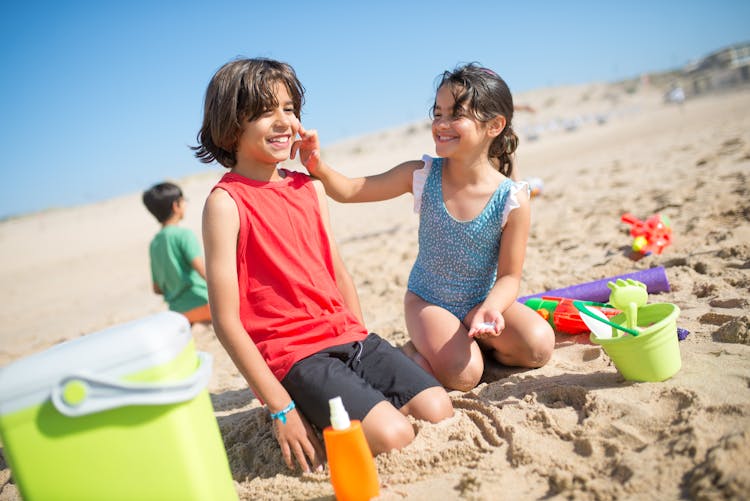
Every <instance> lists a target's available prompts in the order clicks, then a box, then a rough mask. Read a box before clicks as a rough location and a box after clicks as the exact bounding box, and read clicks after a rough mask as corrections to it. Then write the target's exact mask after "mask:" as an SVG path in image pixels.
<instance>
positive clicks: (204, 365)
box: [51, 352, 213, 417]
mask: <svg viewBox="0 0 750 501" xmlns="http://www.w3.org/2000/svg"><path fill="white" fill-rule="evenodd" d="M197 356H198V361H199V366H198V368H197V369H196V370H195V372H194V373H193V374H192V375H191V376H190V377H188V378H187V379H183V380H182V381H177V382H165V383H140V382H138V383H136V382H130V381H121V380H119V379H114V378H108V377H102V376H98V375H94V374H91V373H90V372H87V371H81V372H78V373H75V374H70V375H68V376H65V377H64V378H63V379H61V380H60V381H59V382H58V383H57V385H55V386H54V387H53V388H52V395H51V398H52V403H53V405H54V406H55V408H56V409H57V410H58V411H60V413H62V414H64V415H66V416H70V417H78V416H85V415H87V414H93V413H95V412H101V411H106V410H110V409H115V408H118V407H124V406H126V405H165V404H174V403H179V402H185V401H187V400H191V399H193V398H195V397H196V396H197V395H198V394H199V393H200V392H201V391H202V390H203V389H204V388H205V387H206V385H207V384H208V380H209V379H210V378H211V368H212V365H213V357H212V356H211V355H210V354H209V353H206V352H197Z"/></svg>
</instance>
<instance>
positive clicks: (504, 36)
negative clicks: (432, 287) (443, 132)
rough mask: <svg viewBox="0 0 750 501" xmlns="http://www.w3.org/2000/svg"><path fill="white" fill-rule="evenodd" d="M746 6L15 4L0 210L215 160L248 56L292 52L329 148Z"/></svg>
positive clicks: (613, 70) (157, 177)
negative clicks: (232, 91) (214, 110)
mask: <svg viewBox="0 0 750 501" xmlns="http://www.w3.org/2000/svg"><path fill="white" fill-rule="evenodd" d="M748 19H750V2H747V1H725V0H713V1H685V2H674V1H655V2H654V1H641V0H631V1H629V2H600V1H590V2H589V1H581V2H576V1H569V2H557V1H533V0H532V1H527V2H503V1H498V0H494V1H475V2H471V1H466V2H457V1H455V2H444V1H440V0H433V1H429V2H428V1H412V2H410V1H407V0H401V1H390V0H380V1H377V2H375V1H372V2H370V1H367V2H357V1H348V2H335V1H331V2H325V1H318V2H294V1H289V2H255V1H242V2H240V1H238V2H229V1H214V2H205V1H203V2H189V1H185V2H176V1H174V2H172V1H166V2H159V1H152V2H147V1H144V2H141V1H127V2H108V1H105V0H100V1H92V2H84V1H78V2H76V1H63V0H61V1H57V2H37V1H33V0H31V1H26V2H3V6H2V7H0V44H1V46H2V49H0V66H1V67H2V73H1V76H0V116H1V117H2V119H0V150H1V151H2V154H0V175H1V176H2V178H1V180H2V181H1V182H0V218H2V217H6V216H10V215H16V214H22V213H26V212H30V211H37V210H42V209H45V208H50V207H65V206H71V205H78V204H83V203H90V202H94V201H99V200H103V199H107V198H110V197H112V196H117V195H122V194H126V193H133V192H139V191H142V190H143V189H144V188H146V187H148V186H149V185H151V184H153V183H155V182H159V181H161V180H163V179H179V178H180V177H182V176H185V175H189V174H193V173H197V172H201V171H203V170H205V169H206V168H214V169H218V167H206V166H205V165H203V164H200V163H199V162H198V161H197V160H195V159H194V158H193V156H192V153H191V151H190V150H189V149H188V146H189V145H193V144H195V135H196V132H197V130H198V127H199V126H200V120H201V108H202V101H203V93H204V91H205V88H206V84H207V83H208V80H209V79H210V77H211V75H212V74H213V73H214V71H215V70H216V69H217V68H218V67H219V66H221V65H222V64H223V63H225V62H226V61H228V60H230V59H232V58H234V57H236V56H248V57H254V56H265V57H271V58H275V59H279V60H282V61H286V62H288V63H290V64H292V66H294V68H295V69H296V70H297V73H298V76H299V77H300V79H301V81H302V83H303V85H304V86H305V88H306V89H307V94H306V104H305V108H304V109H303V124H305V126H306V127H308V128H315V129H318V131H319V133H320V135H321V139H322V142H323V144H324V145H326V144H331V143H333V142H335V141H337V140H340V139H343V138H346V137H350V136H357V135H361V134H365V133H368V132H372V131H376V130H381V129H385V128H389V127H392V126H394V125H401V124H405V123H408V122H412V121H415V120H419V119H421V118H424V117H425V116H426V115H427V111H428V109H429V107H430V104H431V102H432V98H433V91H434V82H435V78H436V76H437V75H438V74H439V73H441V72H442V71H443V70H445V69H450V68H452V67H454V66H455V65H456V64H457V63H460V62H467V61H479V62H481V63H482V64H484V65H485V66H488V67H491V68H493V69H495V70H496V71H497V72H498V73H499V74H501V75H502V76H503V77H504V78H505V79H506V81H507V82H508V84H509V85H510V87H511V90H513V91H516V92H520V91H525V90H530V89H533V88H537V87H546V86H553V85H560V84H571V83H583V82H588V81H593V80H598V81H612V80H617V79H621V78H626V77H632V76H636V75H638V74H640V73H642V72H647V71H655V70H664V69H670V68H676V67H680V66H682V65H684V64H685V63H687V62H688V61H690V60H691V59H694V58H696V57H699V56H702V55H704V54H706V53H708V52H711V51H713V50H716V49H719V48H722V47H724V46H727V45H731V44H733V43H737V42H742V41H747V40H750V24H748Z"/></svg>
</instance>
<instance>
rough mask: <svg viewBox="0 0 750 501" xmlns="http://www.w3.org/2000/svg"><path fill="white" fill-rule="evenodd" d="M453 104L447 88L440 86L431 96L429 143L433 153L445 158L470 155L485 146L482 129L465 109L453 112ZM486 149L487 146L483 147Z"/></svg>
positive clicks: (450, 93)
mask: <svg viewBox="0 0 750 501" xmlns="http://www.w3.org/2000/svg"><path fill="white" fill-rule="evenodd" d="M455 105H456V100H455V98H454V97H453V92H452V89H451V88H450V86H448V85H443V86H442V87H440V88H439V89H438V91H437V95H436V96H435V108H434V110H433V119H432V139H433V140H434V141H435V153H437V155H438V156H439V157H443V158H448V157H451V156H455V155H460V154H461V153H464V152H467V153H468V152H473V151H474V150H475V149H476V148H477V147H481V146H484V144H485V143H486V142H487V134H486V129H487V128H486V127H485V126H484V124H482V123H480V122H479V121H477V120H476V119H474V117H473V116H472V115H471V112H470V111H469V110H467V109H464V110H462V111H459V110H455V109H454V107H455ZM487 147H488V148H489V143H487Z"/></svg>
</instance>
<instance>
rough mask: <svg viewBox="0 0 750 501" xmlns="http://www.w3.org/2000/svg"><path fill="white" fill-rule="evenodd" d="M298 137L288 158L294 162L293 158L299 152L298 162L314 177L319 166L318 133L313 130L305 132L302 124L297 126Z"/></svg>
mask: <svg viewBox="0 0 750 501" xmlns="http://www.w3.org/2000/svg"><path fill="white" fill-rule="evenodd" d="M299 137H300V138H299V139H297V140H296V141H294V143H293V144H292V152H291V153H290V155H289V158H290V159H292V160H294V157H296V156H297V153H298V152H299V159H300V162H302V165H304V166H305V168H307V170H308V171H309V172H310V174H312V175H313V176H314V175H315V171H316V170H317V168H318V165H319V164H320V140H319V139H318V132H317V131H315V130H305V128H304V127H302V124H299Z"/></svg>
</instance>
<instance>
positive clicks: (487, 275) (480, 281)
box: [407, 157, 523, 320]
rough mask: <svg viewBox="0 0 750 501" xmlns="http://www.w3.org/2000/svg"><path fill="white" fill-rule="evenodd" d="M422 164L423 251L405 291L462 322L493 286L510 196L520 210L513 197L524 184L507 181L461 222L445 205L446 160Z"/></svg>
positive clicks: (420, 240) (415, 194)
mask: <svg viewBox="0 0 750 501" xmlns="http://www.w3.org/2000/svg"><path fill="white" fill-rule="evenodd" d="M424 160H425V167H424V169H429V174H427V179H426V181H425V182H424V190H423V192H422V194H421V208H420V209H419V213H420V217H419V253H418V254H417V260H416V261H415V263H414V266H413V268H412V270H411V273H410V275H409V283H408V286H407V287H408V289H409V290H410V291H411V292H413V293H414V294H416V295H418V296H419V297H421V298H422V299H424V300H425V301H427V302H430V303H433V304H436V305H438V306H440V307H442V308H445V309H446V310H448V311H450V312H451V313H453V314H454V315H455V316H456V317H457V318H458V319H459V320H463V319H464V317H465V316H466V314H467V313H469V311H470V310H471V309H472V308H473V307H474V306H476V305H477V304H479V303H480V302H482V301H484V299H485V298H486V297H487V294H489V292H490V289H491V288H492V286H493V285H494V284H495V279H496V276H497V260H498V255H499V252H500V237H501V235H502V231H503V225H504V221H503V219H504V216H505V217H507V213H508V212H509V210H508V211H506V203H507V202H508V201H509V197H510V198H511V199H512V200H513V202H514V203H515V206H517V202H515V196H514V195H515V193H516V191H518V190H519V189H521V188H522V187H523V183H514V182H513V181H511V180H510V179H506V180H505V181H503V182H502V183H500V185H499V186H498V187H497V190H496V191H495V193H494V194H493V195H492V197H491V198H490V200H489V201H488V202H487V205H486V206H485V208H484V209H483V210H482V212H481V213H480V214H479V215H478V216H477V217H476V218H474V219H473V220H471V221H459V220H457V219H455V218H454V217H453V216H451V215H450V214H449V213H448V209H447V208H446V207H445V203H444V202H443V187H442V171H443V159H442V158H435V159H432V158H430V157H425V158H424ZM430 162H431V163H432V165H431V167H430V165H429V163H430ZM416 177H417V176H415V180H416ZM418 191H419V190H418V188H417V189H415V190H414V196H415V197H418V196H419V193H418ZM415 202H417V201H416V200H415ZM419 205H420V204H419V203H415V206H419ZM512 208H514V206H511V207H509V209H512Z"/></svg>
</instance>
